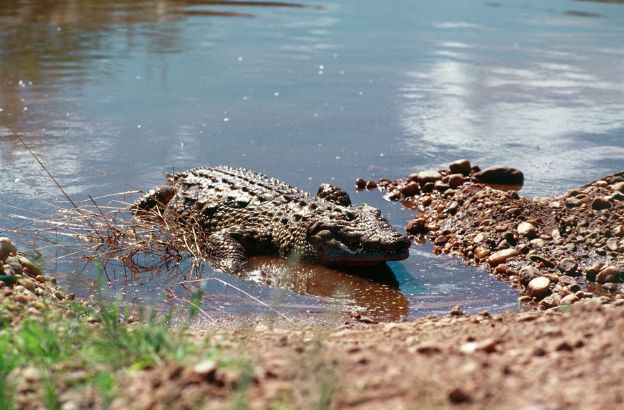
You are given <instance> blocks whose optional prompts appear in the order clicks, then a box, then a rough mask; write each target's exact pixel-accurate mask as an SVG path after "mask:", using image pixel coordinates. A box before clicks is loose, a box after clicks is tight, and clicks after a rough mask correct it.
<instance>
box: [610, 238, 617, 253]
mask: <svg viewBox="0 0 624 410" xmlns="http://www.w3.org/2000/svg"><path fill="white" fill-rule="evenodd" d="M619 247H620V245H619V244H618V240H617V239H615V238H609V239H608V240H607V248H608V249H609V250H610V251H611V252H616V251H617V250H618V249H619Z"/></svg>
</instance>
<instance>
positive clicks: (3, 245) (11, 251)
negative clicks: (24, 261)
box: [0, 237, 17, 262]
mask: <svg viewBox="0 0 624 410" xmlns="http://www.w3.org/2000/svg"><path fill="white" fill-rule="evenodd" d="M15 254H17V248H16V247H15V245H14V244H13V242H12V241H11V240H10V239H9V238H5V237H2V238H0V262H4V261H5V260H6V259H7V257H9V256H10V255H15Z"/></svg>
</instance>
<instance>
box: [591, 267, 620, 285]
mask: <svg viewBox="0 0 624 410" xmlns="http://www.w3.org/2000/svg"><path fill="white" fill-rule="evenodd" d="M620 279H621V272H620V270H619V269H618V268H616V267H615V266H607V267H606V268H604V269H603V270H601V271H600V272H598V274H597V275H596V282H598V283H614V282H618V281H619V280H620Z"/></svg>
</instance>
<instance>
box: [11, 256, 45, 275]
mask: <svg viewBox="0 0 624 410" xmlns="http://www.w3.org/2000/svg"><path fill="white" fill-rule="evenodd" d="M17 259H18V261H19V263H20V265H22V266H23V267H24V268H27V269H28V271H29V272H30V273H32V274H33V275H41V268H40V267H39V266H37V265H36V264H34V263H33V262H32V261H31V260H30V259H28V258H27V257H25V256H21V255H20V256H18V257H17Z"/></svg>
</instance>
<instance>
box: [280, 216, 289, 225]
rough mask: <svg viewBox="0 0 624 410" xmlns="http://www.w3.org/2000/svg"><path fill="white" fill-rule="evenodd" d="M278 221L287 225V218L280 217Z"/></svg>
mask: <svg viewBox="0 0 624 410" xmlns="http://www.w3.org/2000/svg"><path fill="white" fill-rule="evenodd" d="M280 222H281V223H283V224H284V225H288V218H282V219H280Z"/></svg>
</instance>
